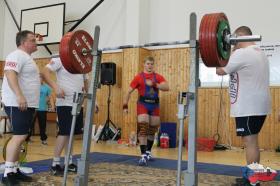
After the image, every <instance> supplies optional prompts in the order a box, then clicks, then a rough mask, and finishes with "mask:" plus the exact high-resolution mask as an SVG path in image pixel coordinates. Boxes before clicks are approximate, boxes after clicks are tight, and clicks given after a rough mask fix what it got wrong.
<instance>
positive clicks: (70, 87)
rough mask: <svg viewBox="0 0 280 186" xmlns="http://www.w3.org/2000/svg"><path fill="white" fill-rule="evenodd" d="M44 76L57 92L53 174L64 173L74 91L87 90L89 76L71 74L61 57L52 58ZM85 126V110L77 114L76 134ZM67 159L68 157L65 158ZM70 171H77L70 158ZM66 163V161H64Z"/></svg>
mask: <svg viewBox="0 0 280 186" xmlns="http://www.w3.org/2000/svg"><path fill="white" fill-rule="evenodd" d="M52 72H55V73H56V79H57V82H55V81H53V80H52V79H51V78H50V74H51V73H52ZM42 74H43V77H44V79H45V81H46V83H48V84H49V85H50V86H51V87H52V89H53V90H54V92H55V93H56V96H57V98H56V111H57V117H58V127H59V131H58V136H57V139H56V145H55V149H54V158H53V163H52V167H51V173H52V174H53V175H62V174H63V167H61V166H60V155H61V153H62V150H63V149H64V151H65V155H66V153H67V151H68V143H69V136H70V131H71V124H72V114H71V111H72V106H73V95H74V92H77V93H78V92H83V91H86V92H87V84H88V83H87V81H88V76H87V75H86V74H71V73H69V72H68V71H67V70H66V69H65V68H64V67H63V65H62V63H61V60H60V58H52V59H51V61H50V63H49V64H48V65H46V67H45V68H44V71H43V73H42ZM96 110H98V109H97V106H96ZM82 128H83V111H82V110H81V112H80V114H79V115H78V116H77V120H76V127H75V134H81V133H82V132H83V131H82ZM65 159H66V158H65ZM69 160H70V161H69V168H68V171H70V172H77V166H76V165H75V164H73V162H72V156H70V159H69ZM64 164H65V162H64Z"/></svg>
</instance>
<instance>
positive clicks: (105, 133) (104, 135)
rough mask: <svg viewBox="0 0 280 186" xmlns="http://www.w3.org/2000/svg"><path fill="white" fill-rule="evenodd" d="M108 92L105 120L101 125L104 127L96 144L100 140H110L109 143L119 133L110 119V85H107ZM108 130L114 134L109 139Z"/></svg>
mask: <svg viewBox="0 0 280 186" xmlns="http://www.w3.org/2000/svg"><path fill="white" fill-rule="evenodd" d="M108 90H109V93H108V99H107V119H106V121H105V123H104V125H103V126H104V127H103V129H102V132H101V133H100V136H99V138H98V140H97V142H98V141H99V140H102V141H107V140H111V141H113V140H115V138H116V137H117V135H118V133H119V132H120V130H119V129H117V127H116V125H115V124H114V123H113V122H112V120H111V119H110V103H111V85H108ZM110 126H112V127H113V128H112V127H111V129H110ZM110 130H112V131H113V132H114V134H115V135H114V136H113V137H112V138H111V137H110ZM110 138H111V139H110Z"/></svg>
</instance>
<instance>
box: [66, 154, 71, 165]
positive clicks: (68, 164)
mask: <svg viewBox="0 0 280 186" xmlns="http://www.w3.org/2000/svg"><path fill="white" fill-rule="evenodd" d="M72 163H73V156H72V155H70V157H69V163H68V165H70V164H72ZM65 164H66V156H65V158H64V165H65Z"/></svg>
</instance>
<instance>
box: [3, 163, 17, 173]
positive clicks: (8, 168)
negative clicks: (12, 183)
mask: <svg viewBox="0 0 280 186" xmlns="http://www.w3.org/2000/svg"><path fill="white" fill-rule="evenodd" d="M14 167H15V163H14V162H9V161H6V162H5V172H4V177H7V174H8V173H10V172H14Z"/></svg>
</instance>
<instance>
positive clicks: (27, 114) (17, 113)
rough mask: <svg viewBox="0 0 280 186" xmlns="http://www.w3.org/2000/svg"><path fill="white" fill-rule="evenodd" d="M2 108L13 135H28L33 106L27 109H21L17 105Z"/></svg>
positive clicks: (33, 110)
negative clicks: (8, 120)
mask: <svg viewBox="0 0 280 186" xmlns="http://www.w3.org/2000/svg"><path fill="white" fill-rule="evenodd" d="M4 109H5V112H6V114H7V115H8V117H9V119H10V123H11V125H12V127H13V135H28V134H29V132H30V130H31V126H32V120H33V117H34V113H35V108H27V110H24V111H21V110H19V109H18V107H9V106H5V107H4Z"/></svg>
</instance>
